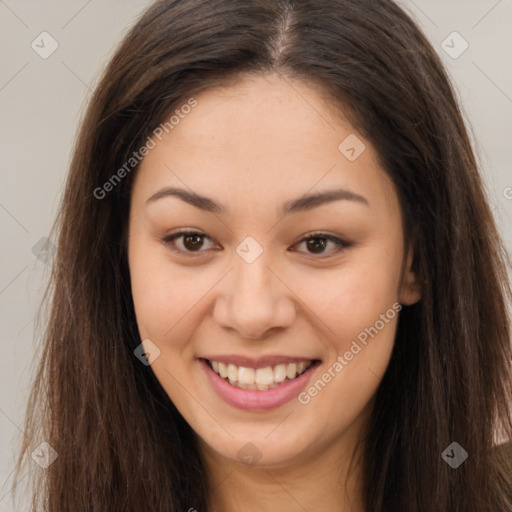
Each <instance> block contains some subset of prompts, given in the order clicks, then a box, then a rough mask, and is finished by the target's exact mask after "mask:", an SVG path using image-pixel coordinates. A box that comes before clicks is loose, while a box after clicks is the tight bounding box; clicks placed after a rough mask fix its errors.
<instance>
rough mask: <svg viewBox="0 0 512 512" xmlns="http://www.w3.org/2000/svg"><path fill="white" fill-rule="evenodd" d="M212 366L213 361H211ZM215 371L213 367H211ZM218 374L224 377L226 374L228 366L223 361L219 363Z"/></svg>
mask: <svg viewBox="0 0 512 512" xmlns="http://www.w3.org/2000/svg"><path fill="white" fill-rule="evenodd" d="M212 366H213V362H212ZM213 371H215V368H214V369H213ZM219 375H220V376H221V377H222V378H223V379H225V378H226V377H227V376H228V367H227V366H226V365H225V364H224V363H219Z"/></svg>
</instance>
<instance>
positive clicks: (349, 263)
mask: <svg viewBox="0 0 512 512" xmlns="http://www.w3.org/2000/svg"><path fill="white" fill-rule="evenodd" d="M195 98H196V100H197V106H196V107H195V108H194V109H193V110H192V111H191V112H190V113H189V114H187V115H186V116H184V118H183V119H180V122H179V124H177V125H176V126H175V127H174V128H173V130H172V131H170V132H169V133H168V134H164V137H163V139H162V141H158V140H156V139H155V140H156V142H157V145H156V147H155V148H154V149H152V150H151V151H150V152H149V153H148V155H147V156H146V157H145V158H144V160H143V161H142V163H141V165H140V168H139V170H138V171H137V174H136V176H135V182H134V186H133V191H132V198H131V208H130V219H129V242H128V251H129V266H130V274H131V284H132V293H133V299H134V304H135V311H136V316H137V323H138V326H139V331H140V335H141V340H148V339H149V340H151V342H152V343H153V344H155V345H156V346H157V347H158V348H159V350H160V354H159V356H158V357H157V358H156V359H155V360H154V361H153V362H152V364H151V369H152V371H153V372H154V373H155V375H156V377H157V378H158V380H159V381H160V383H161V384H162V386H163V388H164V389H165V391H166V392H167V394H168V395H169V397H170V398H171V399H172V401H173V402H174V404H175V405H176V407H177V408H178V410H179V411H180V412H181V414H182V415H183V416H184V418H185V419H186V420H187V422H188V423H189V424H190V426H191V427H192V428H193V430H194V431H195V432H196V434H197V436H198V440H199V446H200V450H201V453H202V455H203V458H204V460H205V463H206V465H207V468H208V470H209V474H210V479H211V501H212V508H213V509H214V510H219V511H220V510H222V511H225V512H231V511H237V510H244V511H246V512H251V511H253V510H259V511H262V510H269V511H270V510H280V508H278V507H284V508H282V509H283V510H287V511H290V512H294V511H299V510H300V511H303V510H304V509H305V510H320V509H325V510H340V511H348V510H350V511H356V512H357V511H362V510H363V500H362V495H361V483H362V477H361V473H360V467H359V464H358V459H357V457H355V459H354V465H353V466H352V468H351V470H350V471H349V462H350V458H351V456H352V455H357V451H356V450H355V445H356V441H357V439H358V437H359V436H361V435H362V434H363V433H364V431H365V427H366V425H367V421H368V417H369V414H370V412H371V409H372V407H373V403H374V395H375V392H376V390H377V387H378V385H379V383H380V381H381V379H382V376H383V374H384V372H385V370H386V367H387V365H388V362H389V358H390V355H391V351H392V348H393V343H394V336H395V332H396V326H397V320H398V315H396V316H395V317H394V319H390V320H388V322H386V323H385V325H384V327H383V328H382V329H381V330H380V331H379V332H378V334H377V335H376V336H375V337H374V338H369V341H368V343H367V345H366V346H364V348H363V349H362V350H361V351H360V352H359V353H357V355H355V356H354V357H353V359H352V360H351V361H348V362H347V365H346V366H345V367H344V368H343V370H342V371H341V372H339V373H337V374H336V377H335V378H332V379H331V381H330V382H329V383H328V384H327V385H326V386H325V387H324V388H323V389H322V390H321V391H320V392H319V393H318V394H317V395H316V396H315V397H314V398H312V399H311V400H310V401H309V403H307V404H301V403H299V401H298V400H295V399H294V400H292V401H290V402H289V403H287V404H285V405H283V406H280V407H278V408H276V409H273V410H270V411H265V412H253V411H244V410H239V409H236V408H234V407H232V406H231V405H228V404H227V403H225V402H224V401H223V400H222V399H221V398H220V397H219V396H218V395H217V394H216V392H215V391H214V390H213V389H212V387H211V386H210V384H209V381H208V379H207V377H206V375H205V372H204V370H203V369H202V367H201V365H200V364H199V362H198V359H197V358H198V357H201V356H204V355H207V354H210V355H211V354H216V355H218V354H238V355H246V356H250V357H254V358H257V357H260V356H263V355H267V354H271V355H276V354H282V355H290V356H295V357H305V358H308V359H319V360H321V361H322V362H321V365H320V366H319V367H317V368H316V369H315V370H314V371H313V372H312V373H311V375H310V378H309V381H308V382H309V384H308V386H310V385H311V384H312V383H314V382H315V381H317V380H318V379H319V378H320V377H321V375H322V374H323V373H324V372H326V371H327V370H328V368H329V367H332V365H333V363H334V362H335V361H336V360H337V358H338V356H339V355H343V354H345V352H347V350H349V349H350V346H351V344H352V342H353V340H355V339H357V336H358V334H359V333H361V332H362V331H364V329H365V328H368V327H370V326H374V324H375V323H376V321H377V320H379V318H381V317H380V315H382V314H385V313H386V311H388V310H389V309H390V308H392V305H393V304H395V303H401V304H402V305H410V304H413V303H414V302H416V301H418V300H419V299H420V290H419V287H418V284H417V283H416V279H415V276H414V274H413V273H412V272H411V270H410V268H409V266H410V263H411V261H412V253H411V251H406V248H405V246H404V240H403V223H402V213H401V209H400V206H399V202H398V197H397V194H396V191H395V188H394V186H393V184H392V182H391V180H390V179H389V177H388V176H387V175H386V174H385V173H384V171H383V170H382V169H381V168H380V167H379V165H378V159H377V154H376V152H375V151H374V149H373V148H372V146H371V144H370V143H369V142H368V141H367V140H365V139H364V138H363V137H362V136H361V135H360V134H358V133H357V132H356V131H355V129H354V128H353V127H352V126H351V125H350V124H349V123H348V122H346V121H345V120H342V119H340V117H339V115H336V114H335V112H334V109H333V108H332V106H331V105H330V104H329V103H328V102H327V100H325V99H324V97H323V96H322V95H321V94H320V91H318V90H317V89H315V87H314V86H312V85H308V84H307V83H305V82H301V81H297V80H293V81H292V80H289V79H286V80H284V79H283V78H281V77H280V76H277V75H246V76H244V77H243V78H242V79H241V80H240V81H238V82H237V83H236V84H235V85H231V86H230V87H222V88H213V89H209V90H208V91H205V92H202V93H201V94H199V95H197V96H196V97H195ZM350 134H355V135H356V136H357V137H358V138H359V139H360V141H362V142H363V143H364V144H365V147H366V149H365V150H364V151H363V152H362V153H361V154H360V156H359V157H358V158H356V159H355V160H354V161H350V160H349V159H348V158H346V156H345V155H344V154H342V153H341V152H340V151H339V149H338V146H339V145H340V143H341V142H342V141H343V140H344V139H345V138H346V137H347V136H348V135H350ZM171 186H172V187H179V188H182V189H185V190H187V191H193V192H195V193H197V194H200V195H203V196H207V197H210V198H212V199H214V200H215V201H218V202H220V203H222V204H223V205H224V206H225V207H226V209H227V212H226V213H211V212H205V211H202V210H200V209H198V208H196V207H194V206H192V205H190V204H187V203H186V202H184V201H182V200H180V199H179V198H176V197H170V196H168V197H164V198H160V199H158V200H154V201H150V202H149V203H147V200H148V198H150V197H151V196H152V195H153V194H155V193H156V192H158V191H159V190H161V189H162V188H164V187H171ZM342 187H343V188H346V189H349V190H350V191H352V192H353V193H356V194H359V195H360V196H363V197H364V198H365V199H366V201H367V203H368V204H365V203H363V202H359V201H350V200H337V201H333V202H329V203H325V204H323V205H321V206H318V207H317V208H314V209H312V210H310V211H304V212H299V213H294V214H289V215H286V216H282V215H281V214H280V208H281V206H282V204H283V203H284V202H286V201H289V200H292V199H296V198H299V197H301V196H303V195H304V194H306V193H312V192H318V191H320V190H322V191H323V190H331V189H337V188H342ZM186 229H190V230H193V231H199V232H201V233H204V234H205V235H206V237H205V238H203V239H199V243H198V242H197V240H195V241H193V243H190V241H189V242H188V243H187V244H185V239H184V238H183V237H181V238H178V239H176V240H174V242H167V243H166V242H164V241H163V239H164V238H165V237H166V235H170V234H174V233H176V232H178V231H180V230H186ZM317 231H321V232H322V233H327V234H330V235H334V236H337V237H338V238H340V239H341V240H345V241H347V242H350V243H351V245H350V246H349V247H345V248H341V250H339V249H338V248H337V246H336V245H335V244H334V243H332V242H329V241H326V240H325V239H323V240H320V243H322V241H323V242H324V243H326V246H325V248H324V249H323V250H322V249H321V248H320V249H319V250H317V251H315V248H314V247H312V246H311V245H309V246H308V244H307V243H306V242H304V241H303V240H304V238H305V237H306V236H307V235H310V234H311V233H313V232H317ZM247 236H252V237H253V238H254V239H255V240H256V241H257V242H258V244H259V245H260V246H261V248H262V249H263V253H262V254H261V255H260V256H259V257H258V258H257V259H256V260H255V261H254V262H252V263H247V262H246V261H245V260H244V259H242V258H241V257H240V256H239V255H238V254H237V252H236V248H237V246H238V245H239V244H240V243H241V242H242V241H243V240H244V239H245V238H246V237H247ZM301 240H302V241H301ZM201 241H202V242H203V244H202V246H201V243H200V242H201ZM317 243H318V240H317ZM173 244H174V245H173ZM194 244H195V245H194ZM172 247H174V248H175V249H176V250H181V253H178V252H174V251H173V250H172ZM187 250H188V252H187ZM194 251H195V252H194ZM144 343H145V345H144V346H145V347H146V346H148V345H147V341H145V342H144ZM291 359H293V357H292V358H291ZM247 443H252V444H253V445H254V446H255V447H256V450H257V453H258V454H259V455H260V456H261V458H260V459H259V460H258V462H257V463H256V464H253V465H246V464H244V463H242V462H241V460H240V459H239V457H238V455H237V454H238V452H239V450H240V449H241V448H242V447H244V446H245V445H246V444H247ZM246 449H247V448H246ZM191 506H193V504H191Z"/></svg>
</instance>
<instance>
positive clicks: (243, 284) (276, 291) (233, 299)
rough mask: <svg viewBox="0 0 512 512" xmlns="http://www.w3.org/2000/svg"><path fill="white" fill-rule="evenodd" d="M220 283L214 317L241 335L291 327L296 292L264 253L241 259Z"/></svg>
mask: <svg viewBox="0 0 512 512" xmlns="http://www.w3.org/2000/svg"><path fill="white" fill-rule="evenodd" d="M221 286H222V289H221V292H220V294H219V296H218V297H217V300H216V302H215V307H214V311H213V317H214V320H215V321H216V322H217V323H218V324H219V325H221V326H222V327H224V328H226V329H229V330H234V331H236V332H237V334H238V335H239V336H240V337H243V338H247V339H252V340H258V339H264V338H266V337H267V336H268V335H269V334H270V331H272V330H276V329H283V328H286V327H289V326H290V325H291V324H292V323H293V321H294V319H295V315H296V311H297V308H296V302H295V300H294V295H293V292H292V291H291V290H290V288H289V287H288V286H286V283H284V282H283V280H282V278H280V276H278V275H277V273H276V272H275V271H274V270H273V269H271V268H270V267H269V266H267V260H266V259H264V258H263V257H260V258H258V259H257V260H256V261H253V262H252V263H247V262H245V261H243V260H242V259H240V260H239V261H237V262H235V268H234V269H233V271H232V272H230V273H229V276H228V277H227V279H224V280H223V281H222V285H221Z"/></svg>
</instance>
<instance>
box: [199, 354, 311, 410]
mask: <svg viewBox="0 0 512 512" xmlns="http://www.w3.org/2000/svg"><path fill="white" fill-rule="evenodd" d="M215 360H216V361H218V359H215ZM287 361H290V358H288V359H287ZM199 363H200V364H201V366H202V368H203V369H204V371H205V372H206V374H207V375H208V378H209V379H210V382H211V384H212V387H213V389H214V390H215V391H216V392H217V394H218V395H219V396H220V397H221V398H222V399H223V400H224V401H225V402H227V403H228V404H229V405H232V406H233V407H237V408H238V409H244V410H246V411H267V410H269V409H275V408H276V407H280V406H281V405H284V404H285V403H287V402H289V401H290V400H292V399H293V398H295V397H296V396H297V395H298V394H299V393H300V392H301V390H302V389H303V388H304V387H306V384H307V382H308V380H309V378H310V376H311V375H312V373H313V372H312V371H311V370H312V369H313V368H315V367H316V366H318V363H315V364H313V366H311V368H309V369H308V370H306V371H305V372H304V373H303V374H302V375H300V376H299V377H297V378H296V379H293V380H291V381H289V382H285V383H283V384H280V385H279V386H277V387H275V388H273V389H269V390H267V391H259V390H251V389H240V388H237V387H234V386H232V385H231V384H229V383H228V382H227V381H226V380H224V379H223V378H222V377H221V376H220V375H218V374H216V373H215V372H214V371H213V370H212V369H211V368H210V366H209V365H208V363H207V362H206V361H205V360H203V359H199ZM232 364H234V363H232ZM269 366H270V365H269ZM249 368H251V366H249Z"/></svg>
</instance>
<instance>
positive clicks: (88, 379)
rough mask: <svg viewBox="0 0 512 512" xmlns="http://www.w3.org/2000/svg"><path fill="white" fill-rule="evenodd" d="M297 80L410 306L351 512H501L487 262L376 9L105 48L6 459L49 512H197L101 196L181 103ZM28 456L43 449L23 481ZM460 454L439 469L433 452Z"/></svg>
mask: <svg viewBox="0 0 512 512" xmlns="http://www.w3.org/2000/svg"><path fill="white" fill-rule="evenodd" d="M266 72H275V73H279V74H280V75H281V76H282V77H283V78H285V79H287V80H294V79H296V80H306V81H308V82H310V83H314V84H315V85H316V86H317V87H318V88H319V90H321V91H322V92H323V93H324V94H325V96H326V98H329V101H330V102H331V104H332V108H333V109H339V111H340V112H343V113H344V114H345V115H347V116H348V117H349V120H350V121H351V122H352V124H353V125H354V126H355V127H356V128H357V129H358V130H359V131H360V133H361V134H362V135H363V136H365V137H366V138H367V139H368V140H369V141H370V142H371V143H372V144H373V145H374V147H375V148H376V150H377V152H378V154H379V157H380V160H381V165H382V167H383V168H384V169H385V171H386V172H387V173H388V174H389V176H390V177H391V178H392V180H393V182H394V184H395V187H396V190H397V193H398V196H399V200H400V203H401V207H402V211H403V217H404V219H405V236H406V240H407V242H408V243H409V244H412V247H413V248H414V262H413V269H414V270H415V271H416V272H417V275H418V276H419V278H420V279H421V282H422V299H421V300H420V301H419V302H418V303H417V304H415V305H413V306H409V307H404V309H403V310H402V312H401V315H400V319H399V324H398V331H397V335H396V340H395V346H394V351H393V354H392V357H391V360H390V363H389V366H388V368H387V371H386V373H385V375H384V378H383V380H382V382H381V384H380V387H379V389H378V392H377V397H376V405H375V408H374V410H373V414H372V417H371V424H370V431H369V434H368V436H367V438H366V439H365V442H364V477H365V480H364V485H365V487H364V500H365V504H366V508H367V510H368V511H372V512H374V511H393V512H396V511H405V510H407V511H410V512H413V511H417V512H420V511H433V510H439V511H448V510H450V511H453V512H455V511H464V512H477V511H478V512H480V511H483V510H489V511H491V510H492V511H494V512H496V511H505V510H512V498H511V497H510V489H511V488H512V482H511V468H510V465H509V466H508V467H506V460H505V459H504V458H503V457H501V458H500V457H499V456H498V455H497V453H498V452H497V450H496V449H493V446H494V444H495V435H496V432H499V435H500V436H501V437H502V438H504V439H510V438H512V418H511V416H512V414H511V408H510V397H511V396H512V378H511V347H510V324H509V322H510V320H509V318H508V316H507V314H508V311H507V304H510V299H511V290H510V285H509V282H508V280H507V266H506V265H507V263H508V260H507V255H506V252H505V250H504V248H503V245H502V242H501V240H500V238H499V235H498V233H497V230H496V227H495V223H494V220H493V218H492V215H491V211H490V208H489V206H488V200H487V198H486V196H485V193H484V190H483V185H482V182H481V178H480V176H479V172H478V169H477V164H476V161H475V157H474V155H473V151H472V148H471V145H470V142H469V140H468V135H467V132H466V128H465V126H464V123H463V120H462V116H461V113H460V111H459V108H458V106H457V103H456V100H455V98H454V93H453V91H452V87H451V85H450V82H449V79H448V77H447V75H446V73H445V71H444V69H443V67H442V65H441V63H440V60H439V58H438V56H437V55H436V53H435V51H434V50H433V49H432V47H431V45H430V44H429V42H428V41H427V40H426V38H425V37H424V36H423V35H422V34H421V32H420V31H419V29H418V28H417V27H416V25H415V24H414V22H413V21H412V20H411V19H410V18H409V17H408V16H407V15H406V14H405V13H404V12H403V11H402V10H401V9H400V8H398V7H397V6H396V5H395V4H394V3H393V2H392V1H391V0H379V1H375V0H301V1H295V0H281V1H276V0H245V1H238V0H215V1H214V2H205V1H203V0H182V1H178V0H161V1H157V2H156V3H154V4H153V5H152V6H151V7H150V8H149V9H148V10H147V11H146V12H145V13H144V14H143V16H142V17H141V19H140V20H139V21H138V23H137V24H136V26H134V27H133V29H132V30H131V31H130V32H129V33H128V34H127V36H126V37H125V39H124V40H123V41H122V42H121V44H120V46H119V47H118V49H117V51H116V52H115V55H114V56H113V58H112V59H111V61H110V63H109V65H108V67H107V69H106V70H105V72H104V74H103V77H102V79H101V81H100V83H99V85H98V86H97V88H96V90H95V92H94V94H93V96H92V99H91V101H90V105H89V107H88V110H87V113H86V116H85V118H84V120H83V123H82V126H81V129H80V132H79V135H78V138H77V142H76V147H75V150H74V156H73V159H72V163H71V168H70V172H69V177H68V181H67V185H66V189H65V193H64V198H63V202H62V207H61V210H60V214H59V217H58V222H57V223H56V225H55V229H56V230H58V251H57V255H56V258H55V260H54V265H53V272H52V279H51V288H50V289H49V291H48V298H50V299H51V310H50V317H49V321H48V325H47V329H46V332H45V336H44V344H43V346H42V349H41V350H42V353H41V357H40V363H39V369H38V372H37V375H35V378H34V384H33V390H32V394H31V398H30V401H29V404H28V410H27V416H26V424H25V429H24V430H25V433H26V437H25V439H24V440H23V443H22V446H21V450H20V456H19V460H18V463H17V474H16V477H17V478H19V477H20V475H21V473H22V468H23V465H24V464H26V463H27V462H28V463H30V464H31V476H32V477H33V478H34V480H35V481H34V494H33V499H32V506H33V507H34V510H39V509H40V508H38V507H43V508H44V510H49V511H52V512H69V511H78V510H80V511H82V510H88V511H93V510H94V511H107V510H108V511H137V512H139V511H141V510H151V511H183V510H189V509H190V508H195V509H197V510H198V511H207V510H208V480H207V475H206V472H205V469H204V465H203V463H202V461H201V458H200V455H199V452H198V449H197V446H196V438H195V434H194V432H193V431H192V429H191V428H190V427H189V425H188V424H187V423H186V422H185V420H184V419H183V418H182V416H181V415H180V414H179V412H178V411H177V410H176V408H175V407H174V405H173V404H172V402H171V401H170V399H169V397H168V396H167V395H166V393H165V392H164V390H163V388H162V387H161V386H160V384H159V382H158V381H157V380H156V378H155V376H154V374H153V373H152V371H151V370H150V368H149V367H147V366H145V365H143V364H141V363H140V361H139V360H138V359H137V358H136V357H135V356H134V353H133V352H134V349H135V348H136V347H137V346H138V345H139V344H140V338H139V334H138V329H137V324H136V321H135V315H134V309H133V303H132V297H131V290H130V276H129V271H128V265H127V256H126V243H125V242H126V230H127V219H128V211H129V198H130V186H131V183H132V182H133V176H134V174H135V173H136V167H134V168H133V169H132V170H129V171H128V172H126V173H125V174H126V176H124V175H123V179H121V180H119V182H116V183H115V186H114V185H113V186H112V187H104V188H103V190H106V188H108V189H109V191H108V193H106V194H105V197H103V198H98V196H99V195H100V194H98V193H96V194H95V193H94V191H95V190H97V189H98V187H100V188H101V187H103V185H104V184H105V183H107V182H108V181H109V179H111V177H112V175H113V174H115V173H116V171H117V170H118V169H120V168H121V167H122V166H123V165H125V163H126V162H127V161H128V160H129V159H130V157H131V156H132V155H133V152H134V151H136V150H137V149H138V148H140V147H141V146H142V145H143V144H144V142H145V141H146V140H147V137H148V136H151V134H152V131H153V130H154V129H155V127H157V126H158V125H159V124H160V123H162V122H164V121H165V120H166V119H167V118H168V116H169V115H170V114H169V113H170V112H171V111H172V110H173V109H175V108H176V107H177V106H179V105H180V104H182V103H184V102H185V101H186V100H187V99H188V98H190V97H192V96H193V95H196V94H198V93H199V92H201V91H203V90H205V89H207V88H209V87H212V86H215V85H225V84H226V83H227V82H228V81H234V80H236V79H237V77H240V76H241V75H242V74H244V73H266ZM42 441H46V442H48V443H49V444H50V445H51V446H52V447H53V449H55V450H56V452H57V453H58V458H57V460H56V461H55V462H54V463H53V464H51V465H50V466H49V467H48V468H47V469H44V470H43V469H41V470H39V469H38V471H35V470H34V467H35V466H34V465H33V463H32V462H31V461H30V453H31V452H32V450H33V449H34V448H35V447H36V446H37V445H39V444H40V443H41V442H42ZM452 442H457V443H458V444H459V445H461V446H462V447H463V448H464V449H465V450H466V452H467V453H468V459H467V460H466V461H465V462H464V464H462V465H461V466H460V467H458V468H457V469H452V468H451V467H450V466H449V465H448V464H447V463H445V461H444V460H443V459H442V457H441V454H442V452H443V450H444V449H445V448H446V447H448V446H449V445H450V444H451V443H452Z"/></svg>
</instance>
